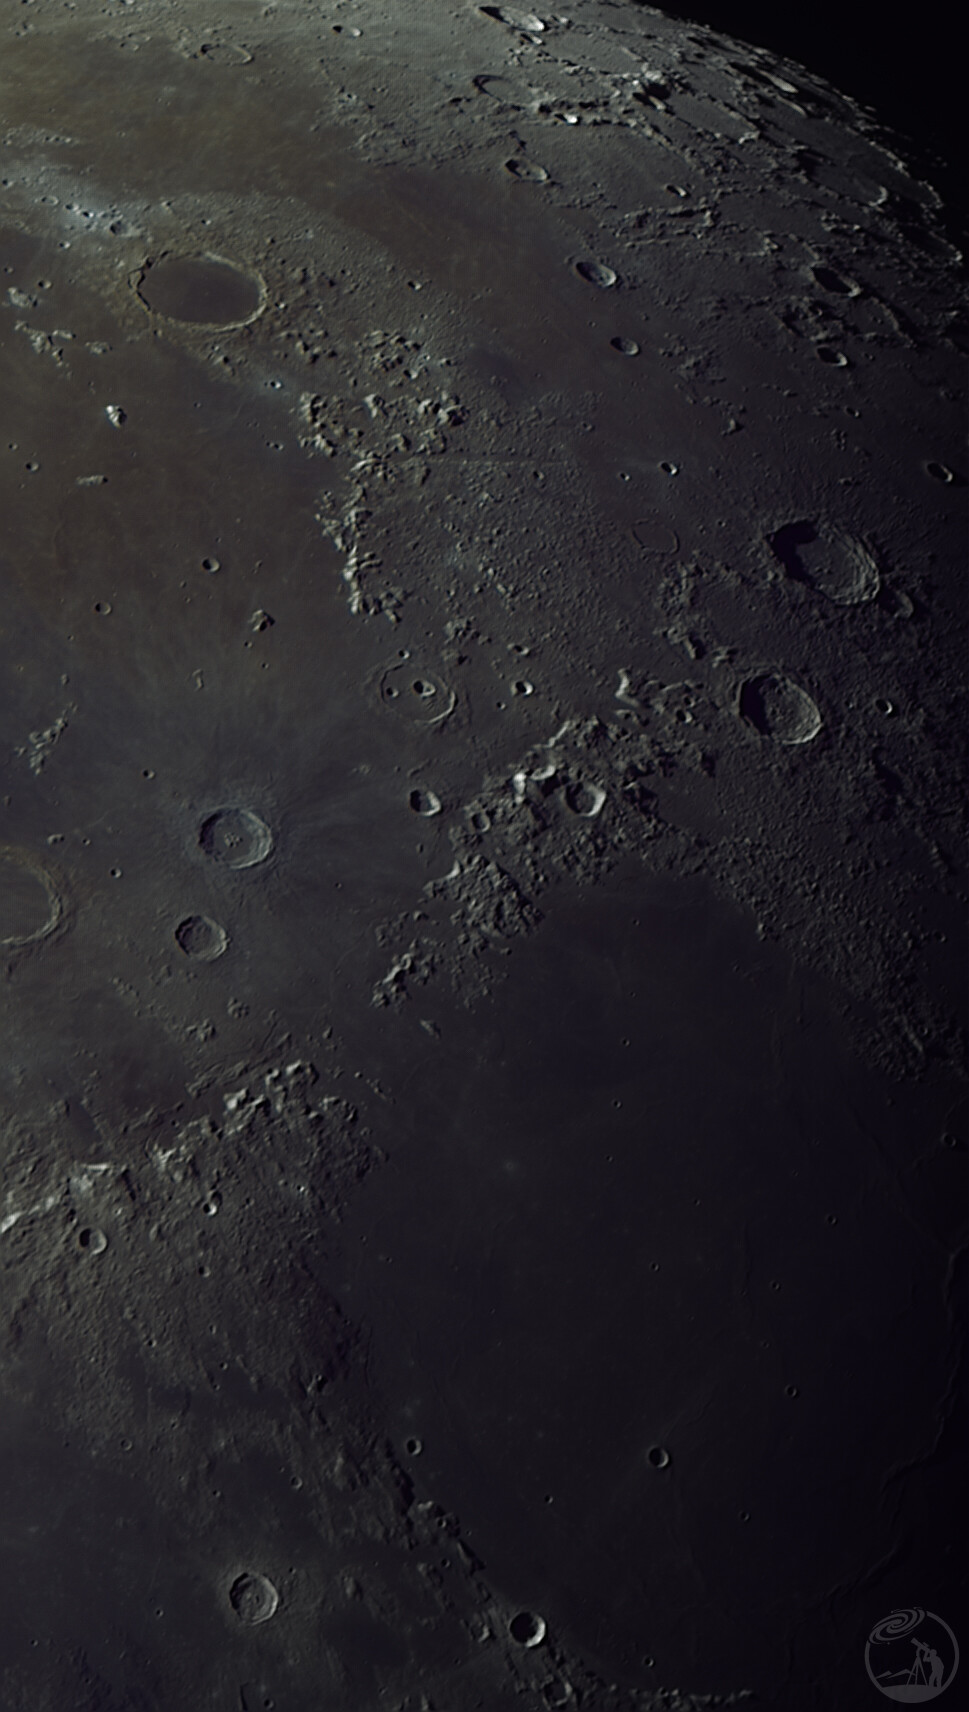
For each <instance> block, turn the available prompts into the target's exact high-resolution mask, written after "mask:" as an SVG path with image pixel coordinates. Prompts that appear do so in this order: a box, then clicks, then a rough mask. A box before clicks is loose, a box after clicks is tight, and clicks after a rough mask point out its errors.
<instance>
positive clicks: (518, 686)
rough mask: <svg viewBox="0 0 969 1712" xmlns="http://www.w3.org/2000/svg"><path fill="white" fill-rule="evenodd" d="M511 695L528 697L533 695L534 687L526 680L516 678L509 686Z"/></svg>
mask: <svg viewBox="0 0 969 1712" xmlns="http://www.w3.org/2000/svg"><path fill="white" fill-rule="evenodd" d="M511 693H512V695H516V696H529V695H534V694H535V685H534V684H533V683H530V682H529V680H528V679H527V678H516V679H515V681H514V683H513V684H512V686H511Z"/></svg>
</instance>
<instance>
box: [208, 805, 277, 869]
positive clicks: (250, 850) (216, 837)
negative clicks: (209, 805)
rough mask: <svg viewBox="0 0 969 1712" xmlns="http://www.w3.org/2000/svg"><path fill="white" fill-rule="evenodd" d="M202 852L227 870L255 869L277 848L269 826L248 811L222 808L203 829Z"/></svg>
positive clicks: (210, 816)
mask: <svg viewBox="0 0 969 1712" xmlns="http://www.w3.org/2000/svg"><path fill="white" fill-rule="evenodd" d="M198 841H199V848H200V849H202V850H204V851H205V854H206V856H211V858H212V860H213V862H219V863H221V864H222V866H223V867H226V868H254V867H255V866H256V863H257V862H264V861H265V860H266V857H267V856H268V855H269V852H270V851H271V849H272V847H273V835H272V833H271V832H270V830H269V828H268V826H267V825H266V822H265V821H264V820H260V818H259V816H258V814H253V812H252V810H251V809H248V808H219V809H216V811H215V813H214V814H210V815H208V816H207V818H206V819H205V820H203V822H202V825H201V826H200V828H199V838H198Z"/></svg>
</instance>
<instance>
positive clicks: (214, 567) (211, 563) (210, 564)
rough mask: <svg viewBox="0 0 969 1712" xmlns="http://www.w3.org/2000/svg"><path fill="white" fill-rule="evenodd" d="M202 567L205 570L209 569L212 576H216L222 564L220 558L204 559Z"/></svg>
mask: <svg viewBox="0 0 969 1712" xmlns="http://www.w3.org/2000/svg"><path fill="white" fill-rule="evenodd" d="M202 569H203V571H208V573H209V576H210V577H214V576H215V573H216V571H218V570H220V569H221V566H220V564H219V561H218V559H203V560H202Z"/></svg>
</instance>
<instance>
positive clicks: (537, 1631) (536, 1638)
mask: <svg viewBox="0 0 969 1712" xmlns="http://www.w3.org/2000/svg"><path fill="white" fill-rule="evenodd" d="M508 1633H509V1634H510V1636H511V1638H512V1640H513V1641H517V1642H518V1645H519V1646H520V1647H537V1646H540V1645H541V1643H542V1641H544V1639H545V1634H546V1624H545V1618H544V1617H540V1616H539V1615H538V1613H537V1612H535V1611H516V1612H515V1615H514V1617H512V1619H511V1622H510V1623H509V1624H508Z"/></svg>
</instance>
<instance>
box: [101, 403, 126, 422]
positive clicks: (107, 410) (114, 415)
mask: <svg viewBox="0 0 969 1712" xmlns="http://www.w3.org/2000/svg"><path fill="white" fill-rule="evenodd" d="M104 414H105V416H106V417H107V419H108V421H109V422H110V424H111V426H112V428H123V427H124V425H125V423H126V422H127V420H128V413H127V411H126V410H122V408H121V406H120V404H106V405H105V407H104Z"/></svg>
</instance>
